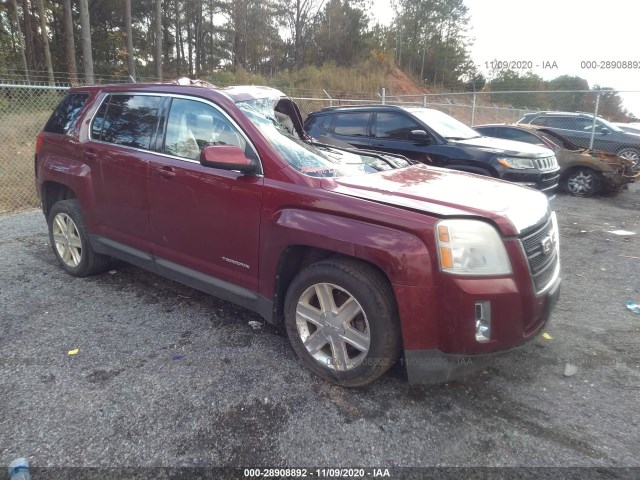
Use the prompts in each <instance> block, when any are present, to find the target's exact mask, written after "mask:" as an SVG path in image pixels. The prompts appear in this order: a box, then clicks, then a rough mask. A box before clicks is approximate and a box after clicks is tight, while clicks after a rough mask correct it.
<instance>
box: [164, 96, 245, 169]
mask: <svg viewBox="0 0 640 480" xmlns="http://www.w3.org/2000/svg"><path fill="white" fill-rule="evenodd" d="M208 145H235V146H237V147H240V148H241V149H242V150H244V151H246V147H247V141H246V140H245V139H244V137H243V136H242V135H241V134H240V132H239V131H238V130H237V129H236V127H235V126H234V125H233V124H232V123H231V122H230V121H229V120H227V118H226V117H225V116H224V115H223V114H222V113H220V112H219V111H218V110H216V109H215V108H213V107H212V106H210V105H207V104H205V103H202V102H198V101H196V100H185V99H182V98H174V99H173V101H172V102H171V110H170V111H169V120H168V122H167V133H166V136H165V141H164V153H167V154H169V155H175V156H177V157H182V158H189V159H191V160H197V159H198V157H199V156H200V151H201V150H202V149H203V148H204V147H206V146H208Z"/></svg>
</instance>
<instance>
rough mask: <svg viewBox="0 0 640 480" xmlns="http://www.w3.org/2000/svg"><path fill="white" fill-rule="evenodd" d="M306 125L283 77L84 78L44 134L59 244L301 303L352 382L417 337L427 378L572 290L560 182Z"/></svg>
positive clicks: (51, 214)
mask: <svg viewBox="0 0 640 480" xmlns="http://www.w3.org/2000/svg"><path fill="white" fill-rule="evenodd" d="M276 112H277V113H278V114H285V115H286V116H288V117H289V120H290V121H291V123H290V124H289V122H288V121H286V122H284V123H286V124H289V128H291V127H293V132H294V134H291V133H290V132H289V131H288V130H287V128H285V126H284V125H283V122H282V121H280V120H279V118H281V115H276ZM304 138H305V135H304V132H303V131H302V123H301V121H300V118H299V112H298V110H297V108H296V107H295V105H294V104H293V102H291V100H289V99H288V98H286V97H285V96H284V95H283V94H282V93H281V92H279V91H277V90H273V89H270V88H263V87H230V88H222V89H214V88H207V87H202V86H191V85H188V86H179V85H175V84H146V85H145V84H133V85H111V86H93V87H78V88H73V89H71V90H70V93H69V94H68V96H67V97H66V98H65V99H64V100H63V101H62V103H61V104H60V105H59V106H58V107H57V108H56V110H55V112H54V113H53V115H52V116H51V119H50V120H49V121H48V122H47V124H46V126H45V128H44V131H43V132H41V133H40V134H39V136H38V140H37V146H36V157H35V170H36V183H37V190H38V194H39V196H40V199H41V202H42V209H43V211H44V214H45V216H46V218H47V222H48V227H49V235H50V240H51V245H52V248H53V252H54V254H55V255H56V257H57V259H58V261H59V263H60V265H61V266H62V268H63V269H64V270H66V271H67V272H68V273H69V274H71V275H74V276H77V277H84V276H87V275H91V274H95V273H98V272H101V271H103V270H105V269H106V268H108V263H109V259H110V257H116V258H119V259H122V260H125V261H127V262H130V263H132V264H134V265H137V266H139V267H142V268H144V269H147V270H149V271H151V272H156V273H158V274H160V275H164V276H166V277H168V278H170V279H173V280H176V281H178V282H181V283H184V284H186V285H189V286H192V287H194V288H197V289H199V290H202V291H204V292H207V293H210V294H213V295H216V296H218V297H220V298H222V299H224V300H227V301H231V302H234V303H236V304H238V305H241V306H243V307H246V308H248V309H250V310H252V311H255V312H257V313H258V314H260V315H261V316H262V317H263V318H264V319H265V320H267V321H269V322H273V323H281V322H284V325H285V326H286V330H287V334H288V336H289V339H290V341H291V344H292V346H293V349H294V350H295V352H296V353H297V354H298V355H299V357H300V358H301V360H302V362H303V363H304V364H305V365H306V366H307V367H308V368H309V369H310V370H311V371H313V372H314V373H315V374H317V375H319V376H320V377H322V378H324V379H326V380H328V381H331V382H335V383H337V384H340V385H344V386H358V385H364V384H367V383H369V382H372V381H374V380H375V379H376V378H378V377H379V376H380V375H382V374H383V373H384V372H385V371H387V370H388V369H389V368H390V367H391V365H392V364H393V363H394V362H395V361H396V360H397V359H398V358H399V356H400V355H404V364H405V365H406V369H407V373H408V377H409V380H410V381H411V382H434V381H445V380H450V379H452V378H455V377H456V376H459V375H462V374H465V373H469V372H470V371H473V370H474V369H477V368H478V367H479V366H481V365H482V364H483V362H486V361H487V360H488V359H491V358H492V357H493V356H495V354H496V353H498V352H500V351H504V350H507V349H511V348H513V347H516V346H519V345H522V344H524V343H525V342H527V341H528V340H531V339H532V338H534V337H535V335H536V334H537V333H538V332H540V330H541V329H542V328H543V326H544V324H545V323H546V322H547V320H548V319H549V316H550V314H551V311H552V309H553V306H554V303H555V301H556V300H557V298H558V295H559V291H560V290H559V289H560V278H559V272H560V262H559V245H558V226H557V222H556V217H555V214H554V213H553V212H552V211H550V209H549V203H548V200H547V198H546V197H545V196H544V195H542V194H541V193H540V192H537V191H535V190H532V189H528V188H522V187H520V186H517V185H513V184H509V183H505V182H500V181H496V180H493V179H489V178H482V177H478V176H476V175H469V174H467V173H462V172H452V171H449V170H443V169H439V168H427V167H425V166H424V165H410V164H409V162H407V161H406V160H403V159H402V158H400V157H397V156H392V155H383V154H369V153H366V152H359V151H355V153H354V152H350V151H345V150H340V149H338V148H332V147H328V146H324V145H315V144H313V143H311V142H310V141H308V140H304ZM141 308H144V307H141ZM203 373H205V374H206V372H203Z"/></svg>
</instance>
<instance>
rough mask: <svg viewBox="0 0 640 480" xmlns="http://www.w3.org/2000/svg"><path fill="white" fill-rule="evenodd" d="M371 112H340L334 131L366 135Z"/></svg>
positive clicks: (351, 134)
mask: <svg viewBox="0 0 640 480" xmlns="http://www.w3.org/2000/svg"><path fill="white" fill-rule="evenodd" d="M370 116H371V114H370V113H367V112H362V113H360V112H359V113H339V114H337V115H336V120H335V124H334V128H333V131H334V132H335V133H336V134H337V135H349V136H352V137H366V136H367V127H368V125H369V117H370Z"/></svg>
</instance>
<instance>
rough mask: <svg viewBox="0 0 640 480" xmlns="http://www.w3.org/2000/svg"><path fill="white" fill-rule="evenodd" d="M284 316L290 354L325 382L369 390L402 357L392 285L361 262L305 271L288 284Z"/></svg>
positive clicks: (340, 261)
mask: <svg viewBox="0 0 640 480" xmlns="http://www.w3.org/2000/svg"><path fill="white" fill-rule="evenodd" d="M324 303H326V306H323V304H324ZM284 313H285V326H286V329H287V335H288V336H289V340H290V342H291V345H292V346H293V349H294V351H295V352H296V354H297V355H298V357H300V359H301V360H302V362H303V363H304V364H305V366H306V367H307V368H309V369H310V370H311V371H312V372H313V373H315V374H316V375H318V376H319V377H320V378H323V379H324V380H327V381H329V382H332V383H335V384H338V385H341V386H344V387H359V386H363V385H367V384H369V383H371V382H373V381H374V380H376V379H377V378H378V377H380V376H381V375H382V374H384V373H385V372H386V371H387V370H389V368H391V366H392V365H393V364H394V362H395V361H396V360H397V359H398V357H399V355H400V352H401V347H402V345H401V339H400V327H399V325H398V320H397V318H398V317H397V308H396V302H395V297H394V295H393V291H392V289H391V285H390V284H389V282H388V281H387V279H386V278H385V277H384V276H383V275H382V274H381V273H380V272H378V271H377V270H376V269H374V268H373V267H371V266H370V265H367V264H366V263H364V262H360V261H357V260H352V259H335V260H323V261H321V262H318V263H315V264H312V265H310V266H308V267H307V268H305V269H304V270H302V271H301V272H300V273H299V274H298V275H297V276H296V277H295V278H294V279H293V281H292V282H291V285H290V286H289V289H288V290H287V294H286V297H285V312H284ZM340 317H342V318H340Z"/></svg>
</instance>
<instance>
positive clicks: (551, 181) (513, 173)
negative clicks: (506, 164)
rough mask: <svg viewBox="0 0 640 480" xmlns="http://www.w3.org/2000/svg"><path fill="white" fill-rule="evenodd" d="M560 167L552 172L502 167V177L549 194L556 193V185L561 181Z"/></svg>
mask: <svg viewBox="0 0 640 480" xmlns="http://www.w3.org/2000/svg"><path fill="white" fill-rule="evenodd" d="M559 171H560V169H557V170H555V171H550V172H541V171H539V170H533V169H531V170H511V169H509V170H508V169H502V172H499V173H500V174H501V176H500V178H501V179H502V180H506V181H508V182H513V183H517V184H520V185H523V186H525V187H531V188H535V189H536V190H540V191H541V192H543V193H544V194H546V195H547V196H551V195H553V194H554V191H555V189H556V187H557V186H558V183H559V181H560V174H559V173H558V172H559Z"/></svg>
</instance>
